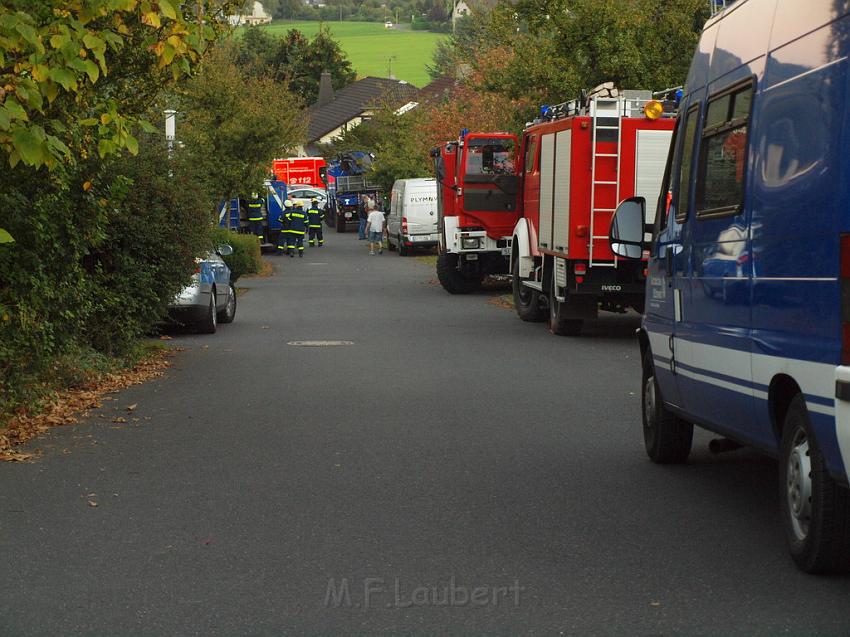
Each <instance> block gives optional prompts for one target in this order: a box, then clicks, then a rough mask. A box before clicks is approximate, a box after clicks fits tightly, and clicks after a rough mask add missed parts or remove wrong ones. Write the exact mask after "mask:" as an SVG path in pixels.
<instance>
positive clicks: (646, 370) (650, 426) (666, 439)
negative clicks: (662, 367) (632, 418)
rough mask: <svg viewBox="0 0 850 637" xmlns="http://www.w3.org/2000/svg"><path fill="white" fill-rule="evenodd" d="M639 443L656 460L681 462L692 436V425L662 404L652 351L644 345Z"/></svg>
mask: <svg viewBox="0 0 850 637" xmlns="http://www.w3.org/2000/svg"><path fill="white" fill-rule="evenodd" d="M641 394H642V402H643V410H642V411H643V443H644V446H645V447H646V455H648V456H649V459H650V460H652V461H653V462H655V463H657V464H678V463H682V462H685V460H687V459H688V456H689V455H690V453H691V445H692V443H693V439H694V426H693V425H692V424H691V423H689V422H685V421H684V420H682V419H681V418H679V417H678V416H676V415H674V414H672V413H670V412H669V411H668V410H667V408H666V407H665V406H664V401H663V400H662V398H661V391H660V390H659V387H658V379H656V378H655V366H654V365H653V363H652V352H651V351H650V350H649V349H647V350H646V353H645V354H644V355H643V384H642V392H641Z"/></svg>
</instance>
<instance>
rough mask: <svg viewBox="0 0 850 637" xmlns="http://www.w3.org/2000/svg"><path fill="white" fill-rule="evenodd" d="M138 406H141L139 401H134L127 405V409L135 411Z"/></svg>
mask: <svg viewBox="0 0 850 637" xmlns="http://www.w3.org/2000/svg"><path fill="white" fill-rule="evenodd" d="M138 406H139V403H133V404H132V405H127V411H133V410H134V409H135V408H136V407H138Z"/></svg>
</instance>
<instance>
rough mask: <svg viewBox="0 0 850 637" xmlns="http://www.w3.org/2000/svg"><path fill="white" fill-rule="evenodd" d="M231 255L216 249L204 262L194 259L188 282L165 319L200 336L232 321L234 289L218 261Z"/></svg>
mask: <svg viewBox="0 0 850 637" xmlns="http://www.w3.org/2000/svg"><path fill="white" fill-rule="evenodd" d="M231 254H233V248H232V247H231V246H229V245H226V244H225V245H220V246H218V248H216V249H215V251H214V252H210V253H209V254H207V256H206V257H204V258H199V259H196V267H195V273H194V274H193V275H192V280H191V282H190V283H189V285H187V286H186V287H185V288H183V290H182V291H181V292H180V293H179V294H178V295H177V296H176V297H174V300H173V301H172V302H171V304H170V305H169V306H168V317H169V318H170V319H171V320H172V321H173V322H175V323H177V324H179V325H191V326H193V327H195V328H196V329H197V330H198V332H200V333H202V334H213V333H215V331H216V329H217V327H218V324H219V323H232V322H233V319H235V318H236V288H235V287H234V286H233V283H231V281H230V268H228V267H227V264H226V263H225V262H224V259H222V257H226V256H229V255H231Z"/></svg>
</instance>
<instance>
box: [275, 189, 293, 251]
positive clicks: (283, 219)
mask: <svg viewBox="0 0 850 637" xmlns="http://www.w3.org/2000/svg"><path fill="white" fill-rule="evenodd" d="M291 210H292V202H291V201H290V200H289V199H287V200H286V201H284V202H283V212H281V213H280V218H279V219H278V221H280V234H279V235H278V239H277V251H278V254H284V253H285V252H286V247H287V244H288V240H289V218H288V217H287V215H288V214H289V212H290V211H291Z"/></svg>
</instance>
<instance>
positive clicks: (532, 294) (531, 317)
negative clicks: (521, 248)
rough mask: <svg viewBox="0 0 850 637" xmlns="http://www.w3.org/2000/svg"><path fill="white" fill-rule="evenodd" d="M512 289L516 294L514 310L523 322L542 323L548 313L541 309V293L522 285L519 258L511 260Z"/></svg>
mask: <svg viewBox="0 0 850 637" xmlns="http://www.w3.org/2000/svg"><path fill="white" fill-rule="evenodd" d="M511 288H512V289H513V293H514V308H515V309H516V313H517V315H518V316H519V317H520V318H521V319H522V320H523V321H530V322H534V323H537V322H540V321H543V320H545V319H546V312H545V311H544V310H543V308H541V307H540V292H538V291H537V290H532V289H531V288H530V287H527V286H525V285H523V284H522V279H521V278H520V276H519V257H515V258H514V259H512V260H511Z"/></svg>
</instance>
